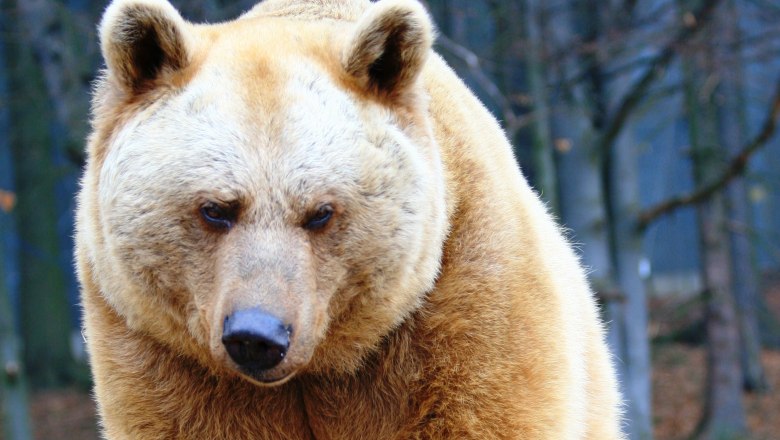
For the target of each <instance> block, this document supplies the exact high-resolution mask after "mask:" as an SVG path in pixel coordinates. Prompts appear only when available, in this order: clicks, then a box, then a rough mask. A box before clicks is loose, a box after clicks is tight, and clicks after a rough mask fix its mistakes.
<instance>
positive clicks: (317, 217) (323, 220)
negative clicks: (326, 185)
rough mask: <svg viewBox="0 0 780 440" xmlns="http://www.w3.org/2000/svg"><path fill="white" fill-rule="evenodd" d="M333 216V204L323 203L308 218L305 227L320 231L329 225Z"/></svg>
mask: <svg viewBox="0 0 780 440" xmlns="http://www.w3.org/2000/svg"><path fill="white" fill-rule="evenodd" d="M331 218H333V206H331V205H330V204H326V205H322V206H320V207H319V208H317V211H316V212H314V214H312V215H311V216H309V218H307V219H306V222H305V223H304V224H303V227H304V228H305V229H308V230H310V231H318V230H320V229H322V228H324V227H325V226H327V224H328V222H329V221H330V219H331Z"/></svg>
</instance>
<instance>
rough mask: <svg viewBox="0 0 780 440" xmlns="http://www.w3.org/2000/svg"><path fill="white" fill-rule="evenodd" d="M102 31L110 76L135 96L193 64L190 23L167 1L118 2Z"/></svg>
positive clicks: (102, 46)
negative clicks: (164, 77)
mask: <svg viewBox="0 0 780 440" xmlns="http://www.w3.org/2000/svg"><path fill="white" fill-rule="evenodd" d="M99 30H100V46H101V49H102V51H103V58H105V60H106V66H107V67H108V74H109V76H110V77H112V78H113V79H114V80H116V82H117V83H118V85H119V86H120V87H122V88H123V89H124V90H125V91H126V92H129V93H131V94H133V93H138V92H140V91H142V90H144V89H146V88H148V87H150V86H151V85H152V84H154V80H155V79H157V78H158V77H159V76H160V75H161V74H163V73H164V72H166V71H176V70H180V69H182V68H184V67H186V65H187V64H188V62H189V55H190V54H189V52H190V50H189V44H188V40H187V36H188V35H187V32H186V31H187V23H186V22H185V21H184V19H183V18H182V17H181V15H179V12H178V11H177V10H176V8H174V7H173V6H172V5H171V4H170V3H168V1H167V0H114V1H113V2H111V5H109V7H108V8H107V9H106V12H105V13H104V14H103V20H102V21H101V23H100V28H99Z"/></svg>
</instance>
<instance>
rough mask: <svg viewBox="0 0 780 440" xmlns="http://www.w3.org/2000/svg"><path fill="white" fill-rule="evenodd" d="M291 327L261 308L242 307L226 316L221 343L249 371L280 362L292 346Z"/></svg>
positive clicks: (267, 367)
mask: <svg viewBox="0 0 780 440" xmlns="http://www.w3.org/2000/svg"><path fill="white" fill-rule="evenodd" d="M290 332H291V328H290V327H289V326H287V327H285V325H284V324H283V323H282V321H280V320H279V319H278V318H276V317H275V316H273V315H270V314H268V313H266V312H264V311H262V310H260V309H258V308H254V309H246V310H239V311H237V312H234V313H233V314H232V315H230V316H228V317H226V318H225V322H224V324H223V327H222V344H224V345H225V349H226V350H227V352H228V354H229V355H230V357H231V358H232V359H233V361H235V363H236V364H238V366H239V367H241V368H242V369H243V370H246V371H247V372H248V373H250V374H251V373H255V372H257V371H258V370H268V369H270V368H273V367H275V366H277V365H279V363H280V362H282V359H284V355H285V354H286V353H287V348H288V347H289V346H290Z"/></svg>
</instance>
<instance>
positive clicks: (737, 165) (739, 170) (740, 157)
mask: <svg viewBox="0 0 780 440" xmlns="http://www.w3.org/2000/svg"><path fill="white" fill-rule="evenodd" d="M778 117H780V79H778V81H777V85H776V89H775V94H774V97H773V98H772V103H771V105H770V107H769V111H768V112H767V118H766V120H765V121H764V125H763V126H762V128H761V131H760V132H759V133H758V135H756V137H755V138H753V139H752V140H751V141H750V142H748V143H747V144H746V145H745V146H744V147H742V149H741V150H740V152H739V153H738V154H737V155H736V156H734V157H733V158H732V159H731V160H730V161H729V163H728V166H727V167H726V169H725V170H724V171H723V173H722V174H721V176H720V177H718V178H717V179H715V180H713V181H712V182H710V183H708V184H706V185H703V186H701V187H700V188H697V189H695V190H693V191H691V192H690V193H688V194H683V195H680V196H676V197H672V198H671V199H668V200H666V201H664V202H661V203H659V204H657V205H655V206H653V207H651V208H649V209H646V210H644V211H642V212H640V213H639V215H638V217H637V228H638V229H639V230H640V231H641V230H644V229H645V228H647V227H648V226H649V225H650V223H652V222H653V221H655V220H657V219H658V218H659V217H661V216H664V215H667V214H669V213H671V212H672V211H674V210H676V209H678V208H681V207H683V206H687V205H692V204H695V203H700V202H702V201H704V200H706V199H708V198H709V197H711V196H712V195H713V194H715V193H716V192H718V191H720V190H721V189H723V188H724V187H725V186H726V185H728V183H729V182H731V181H732V180H733V179H734V178H736V177H739V176H741V175H742V174H743V173H744V172H745V169H746V168H747V165H748V161H749V160H750V158H751V157H752V156H753V154H754V153H755V152H756V151H758V150H759V149H760V148H761V147H763V146H764V145H766V143H767V142H768V141H769V140H770V139H771V138H772V136H773V135H774V134H775V131H776V130H777V122H778Z"/></svg>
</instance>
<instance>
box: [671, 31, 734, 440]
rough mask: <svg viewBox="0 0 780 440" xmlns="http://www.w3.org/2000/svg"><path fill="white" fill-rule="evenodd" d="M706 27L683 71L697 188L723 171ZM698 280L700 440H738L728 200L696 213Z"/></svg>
mask: <svg viewBox="0 0 780 440" xmlns="http://www.w3.org/2000/svg"><path fill="white" fill-rule="evenodd" d="M716 28H717V26H716V25H715V24H712V25H709V26H708V28H707V30H706V31H705V33H704V34H703V35H702V36H701V40H700V41H699V44H701V45H702V47H703V48H704V50H700V51H697V52H696V53H695V54H694V55H693V56H692V57H691V58H690V61H688V62H686V63H685V67H686V107H687V108H686V111H687V117H688V121H689V127H690V138H691V146H692V150H693V166H694V178H695V180H696V183H697V185H702V184H704V183H705V182H711V181H713V179H715V178H716V177H717V176H718V175H719V174H720V173H721V170H722V165H721V164H722V163H723V159H724V158H725V157H727V154H726V152H725V151H724V148H723V144H722V141H723V139H722V138H721V134H722V133H721V132H720V131H719V125H720V124H721V123H722V122H723V121H720V120H719V118H718V116H719V115H718V110H717V105H716V103H715V96H716V92H717V91H718V87H711V88H708V89H704V88H703V87H704V86H703V85H704V84H706V83H705V81H704V80H703V79H704V78H709V77H711V75H717V62H718V60H717V52H716V51H717V47H716V45H715V44H713V41H714V39H715V36H714V33H716V32H720V30H719V29H716ZM697 212H698V222H699V229H700V230H699V233H700V243H701V244H700V248H701V255H702V267H701V271H702V280H703V283H704V289H705V291H704V303H705V307H706V333H707V400H706V404H705V416H704V418H703V420H702V423H701V425H700V433H699V434H700V438H703V439H713V440H715V439H730V438H741V437H740V436H744V435H745V434H746V432H747V426H746V421H745V409H744V404H743V401H742V373H741V369H740V364H739V323H738V321H737V314H736V307H735V304H734V296H733V293H732V291H731V287H732V279H731V270H732V262H731V248H730V246H729V235H728V229H727V211H726V197H725V194H723V193H718V194H714V195H713V196H712V197H711V198H709V199H708V200H706V201H704V202H703V203H701V204H700V205H699V206H698V208H697Z"/></svg>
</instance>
